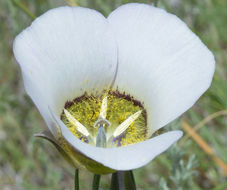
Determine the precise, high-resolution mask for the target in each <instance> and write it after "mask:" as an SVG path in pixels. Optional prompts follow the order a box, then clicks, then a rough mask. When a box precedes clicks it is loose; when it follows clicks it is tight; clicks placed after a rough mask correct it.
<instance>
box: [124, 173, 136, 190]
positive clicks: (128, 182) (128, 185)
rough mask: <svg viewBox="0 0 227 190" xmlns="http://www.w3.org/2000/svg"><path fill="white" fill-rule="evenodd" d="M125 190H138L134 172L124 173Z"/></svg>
mask: <svg viewBox="0 0 227 190" xmlns="http://www.w3.org/2000/svg"><path fill="white" fill-rule="evenodd" d="M124 173H125V174H124V184H125V190H136V183H135V179H134V176H133V172H132V171H125V172H124Z"/></svg>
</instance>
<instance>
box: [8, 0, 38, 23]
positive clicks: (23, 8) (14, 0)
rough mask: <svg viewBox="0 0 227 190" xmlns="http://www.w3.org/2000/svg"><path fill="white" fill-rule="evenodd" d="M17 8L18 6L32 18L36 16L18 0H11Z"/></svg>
mask: <svg viewBox="0 0 227 190" xmlns="http://www.w3.org/2000/svg"><path fill="white" fill-rule="evenodd" d="M11 1H12V2H13V3H14V4H15V5H16V6H17V7H18V8H20V9H21V10H22V11H23V12H24V13H25V14H26V15H28V16H29V17H30V18H31V19H32V20H34V19H35V18H36V16H35V15H34V14H32V13H31V12H30V11H29V9H28V8H27V7H26V6H25V5H24V4H23V3H21V2H20V1H19V0H11Z"/></svg>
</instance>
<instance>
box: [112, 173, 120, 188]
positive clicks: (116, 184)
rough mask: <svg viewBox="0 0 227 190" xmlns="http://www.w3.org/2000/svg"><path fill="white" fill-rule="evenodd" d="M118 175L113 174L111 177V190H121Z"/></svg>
mask: <svg viewBox="0 0 227 190" xmlns="http://www.w3.org/2000/svg"><path fill="white" fill-rule="evenodd" d="M118 180H119V179H118V173H117V172H115V173H113V174H112V177H111V185H110V190H120V189H119V182H118Z"/></svg>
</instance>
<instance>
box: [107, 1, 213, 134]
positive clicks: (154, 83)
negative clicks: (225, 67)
mask: <svg viewBox="0 0 227 190" xmlns="http://www.w3.org/2000/svg"><path fill="white" fill-rule="evenodd" d="M108 20H109V23H110V25H111V27H112V29H113V31H114V32H115V36H116V38H117V42H118V48H119V68H118V74H117V78H116V83H115V87H118V89H119V90H121V91H126V93H129V94H131V95H134V96H135V98H137V99H139V100H141V101H143V102H144V104H145V108H146V109H147V113H148V126H150V131H149V132H150V134H152V132H154V131H155V130H157V129H159V128H161V127H163V126H164V125H166V124H168V123H169V122H171V121H172V120H174V119H175V118H177V117H178V116H180V115H181V114H183V113H184V112H185V111H186V110H187V109H189V108H190V107H191V106H192V105H193V104H194V103H195V102H196V100H197V99H198V98H199V97H200V96H201V95H202V94H203V93H204V92H205V91H206V90H207V88H208V87H209V86H210V83H211V80H212V76H213V73H214V66H215V61H214V57H213V55H212V53H211V52H210V51H209V50H208V48H207V47H206V46H205V45H204V44H203V43H202V42H201V41H200V39H199V38H198V37H197V36H196V35H195V34H193V33H192V32H191V31H190V29H189V28H188V27H187V26H186V25H185V24H184V23H183V22H182V21H181V20H180V19H179V18H177V17H176V16H175V15H172V14H169V13H167V12H166V11H164V10H162V9H159V8H154V7H152V6H149V5H144V4H127V5H124V6H121V7H120V8H118V9H116V10H115V11H114V12H112V13H111V15H110V16H109V17H108Z"/></svg>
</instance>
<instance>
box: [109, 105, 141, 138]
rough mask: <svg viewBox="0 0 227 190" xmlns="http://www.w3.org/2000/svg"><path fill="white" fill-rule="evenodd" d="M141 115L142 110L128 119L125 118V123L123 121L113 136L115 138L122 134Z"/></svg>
mask: <svg viewBox="0 0 227 190" xmlns="http://www.w3.org/2000/svg"><path fill="white" fill-rule="evenodd" d="M141 113H142V110H140V111H138V112H136V113H134V114H133V115H131V116H130V117H129V118H127V119H126V120H125V121H123V122H122V123H121V124H120V125H119V126H118V127H117V128H116V130H115V131H114V133H113V136H114V137H117V136H119V135H120V134H122V133H123V132H124V131H125V130H126V129H127V128H128V127H129V126H130V125H131V124H132V123H133V122H134V121H135V120H136V119H137V118H138V117H139V116H140V114H141Z"/></svg>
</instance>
